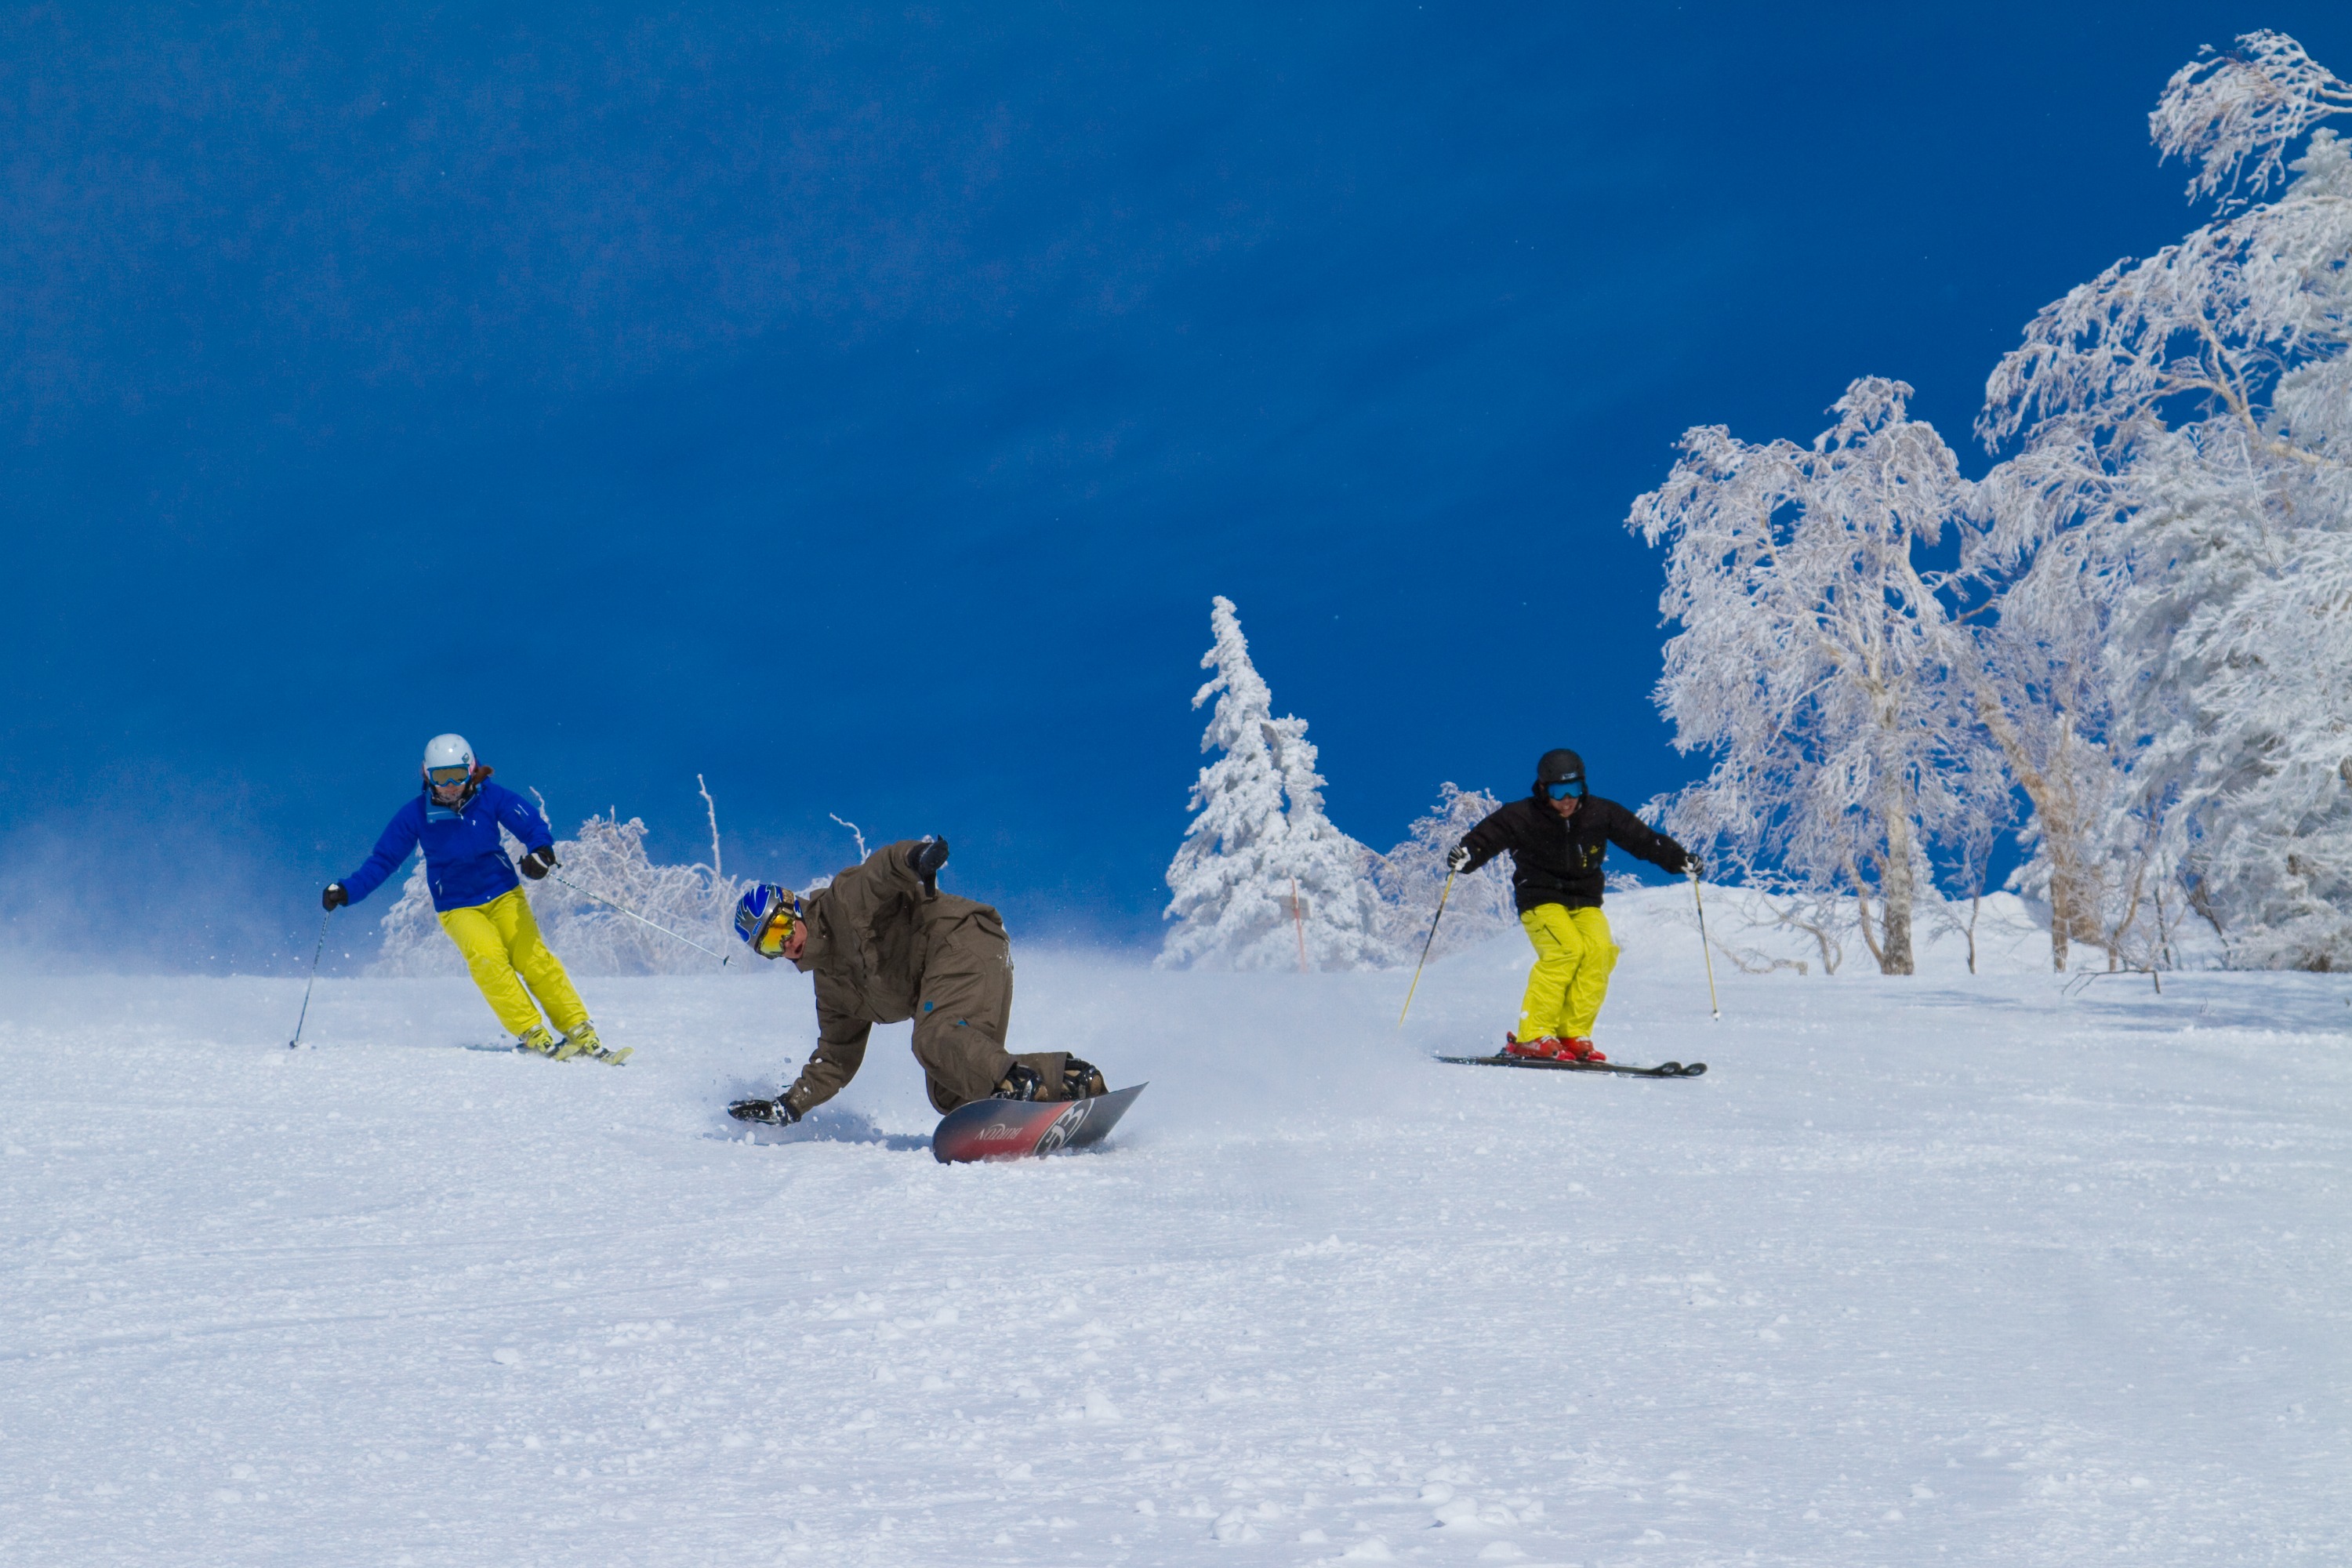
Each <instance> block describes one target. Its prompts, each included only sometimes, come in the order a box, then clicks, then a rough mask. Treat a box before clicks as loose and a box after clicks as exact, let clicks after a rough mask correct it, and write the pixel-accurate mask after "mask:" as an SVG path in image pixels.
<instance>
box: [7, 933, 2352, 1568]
mask: <svg viewBox="0 0 2352 1568" xmlns="http://www.w3.org/2000/svg"><path fill="white" fill-rule="evenodd" d="M1677 893H1678V890H1676V889H1666V890H1664V892H1661V893H1653V894H1639V895H1633V896H1632V897H1630V898H1627V899H1622V900H1612V910H1615V911H1617V912H1618V914H1619V915H1620V921H1619V924H1620V927H1621V931H1622V935H1623V938H1624V940H1625V942H1626V945H1627V949H1628V952H1627V956H1626V959H1625V962H1624V963H1623V965H1622V967H1621V969H1620V971H1619V983H1618V987H1617V992H1616V994H1615V996H1614V998H1613V999H1612V1005H1611V1008H1610V1011H1609V1012H1608V1013H1607V1014H1606V1015H1605V1016H1604V1017H1603V1019H1602V1043H1603V1044H1604V1046H1606V1047H1610V1048H1612V1050H1614V1051H1616V1052H1617V1053H1618V1054H1620V1055H1621V1056H1623V1057H1629V1058H1659V1057H1664V1056H1673V1057H1677V1058H1685V1059H1688V1058H1695V1057H1699V1058H1706V1060H1707V1061H1709V1062H1710V1063H1712V1064H1713V1070H1712V1071H1711V1072H1710V1073H1709V1074H1708V1075H1707V1076H1706V1078H1704V1079H1696V1080H1690V1081H1677V1082H1648V1081H1639V1080H1633V1081H1627V1080H1617V1079H1600V1078H1589V1077H1581V1076H1570V1075H1550V1074H1535V1073H1517V1072H1506V1071H1498V1070H1493V1069H1486V1068H1451V1067H1441V1066H1437V1065H1434V1064H1432V1063H1430V1062H1429V1061H1428V1060H1427V1059H1426V1058H1427V1057H1428V1055H1429V1054H1430V1053H1431V1051H1432V1050H1433V1049H1435V1048H1438V1047H1486V1046H1488V1045H1490V1044H1491V1043H1492V1041H1493V1040H1494V1038H1495V1037H1496V1036H1498V1035H1499V1033H1500V1031H1501V1030H1502V1028H1503V1027H1504V1026H1506V1025H1507V1023H1508V1022H1509V1021H1510V1019H1511V1017H1512V1016H1513V1013H1514V1009H1515V1005H1516V1001H1517V985H1518V981H1519V978H1520V975H1521V973H1522V955H1521V952H1520V951H1519V949H1518V948H1517V946H1515V945H1514V942H1515V940H1516V939H1513V941H1506V942H1498V943H1496V944H1495V945H1493V946H1490V947H1488V948H1484V949H1479V950H1475V951H1473V952H1466V953H1464V954H1462V955H1461V956H1460V957H1458V958H1456V959H1454V960H1451V961H1448V962H1447V963H1444V964H1440V965H1435V966H1433V968H1432V970H1431V972H1430V973H1429V974H1428V976H1427V977H1426V978H1425V979H1424V980H1423V983H1422V986H1421V992H1420V995H1419V997H1418V999H1417V1000H1416V1001H1415V1003H1414V1005H1413V1015H1412V1020H1411V1022H1410V1024H1409V1025H1408V1026H1406V1027H1405V1028H1404V1029H1403V1030H1402V1032H1400V1031H1399V1029H1398V1028H1397V1026H1396V1009H1397V1005H1398V1003H1399V1002H1400V1001H1401V1000H1402V990H1403V984H1404V977H1403V976H1402V975H1397V974H1384V975H1343V976H1315V977H1302V976H1297V975H1285V974H1257V975H1219V976H1209V975H1186V974H1166V973H1153V972H1151V971H1150V970H1148V969H1146V968H1144V967H1141V966H1140V965H1139V964H1136V963H1131V962H1129V961H1127V960H1124V959H1106V958H1103V957H1100V956H1098V955H1086V954H1049V953H1042V952H1034V951H1032V952H1024V954H1023V955H1022V957H1023V964H1022V969H1021V974H1020V993H1019V996H1018V1000H1017V1005H1016V1008H1015V1014H1014V1019H1015V1026H1016V1028H1017V1029H1018V1030H1019V1031H1020V1033H1021V1035H1022V1037H1023V1039H1024V1042H1025V1043H1029V1044H1033V1045H1036V1046H1041V1047H1042V1046H1048V1045H1051V1046H1066V1047H1073V1048H1076V1050H1078V1051H1080V1052H1081V1053H1082V1054H1084V1055H1086V1056H1087V1057H1089V1058H1093V1059H1095V1060H1097V1061H1098V1062H1100V1063H1101V1064H1103V1065H1104V1067H1105V1068H1107V1069H1108V1073H1109V1077H1110V1078H1111V1079H1112V1081H1113V1082H1114V1083H1122V1084H1123V1083H1128V1082H1133V1081H1136V1080H1138V1079H1150V1080H1151V1085H1152V1087H1151V1089H1150V1092H1148V1093H1147V1094H1146V1095H1145V1096H1144V1097H1143V1099H1142V1100H1140V1101H1139V1102H1138V1104H1137V1106H1136V1108H1135V1110H1133V1111H1132V1112H1131V1113H1130V1114H1129V1118H1128V1120H1127V1121H1126V1122H1125V1123H1124V1124H1123V1125H1122V1126H1121V1128H1120V1130H1119V1131H1118V1134H1117V1136H1116V1137H1115V1138H1114V1139H1113V1140H1112V1142H1110V1144H1109V1145H1108V1146H1107V1148H1106V1149H1105V1150H1104V1151H1103V1152H1098V1153H1095V1154H1088V1155H1080V1156H1073V1157H1066V1158H1061V1159H1056V1160H1053V1161H1046V1162H1038V1163H1027V1164H1021V1165H1013V1166H989V1167H960V1168H946V1167H941V1166H940V1165H937V1164H935V1163H933V1162H932V1161H931V1159H930V1157H929V1152H927V1150H926V1149H925V1147H924V1146H923V1142H922V1139H923V1136H924V1135H925V1134H927V1133H928V1131H929V1126H930V1123H931V1121H932V1118H931V1117H930V1115H929V1112H928V1111H927V1110H925V1109H924V1107H923V1104H922V1100H921V1096H920V1089H919V1082H918V1078H917V1074H916V1070H915V1068H914V1065H913V1063H912V1061H911V1059H910V1058H908V1055H907V1052H906V1048H905V1043H904V1042H905V1030H904V1028H903V1027H901V1028H898V1029H888V1030H882V1031H878V1032H877V1041H876V1047H875V1049H874V1051H873V1053H872V1055H871V1056H870V1058H869V1059H868V1064H867V1067H866V1073H865V1075H864V1077H863V1078H862V1079H860V1081H859V1082H858V1083H857V1085H856V1087H855V1089H853V1091H852V1092H851V1093H850V1094H849V1095H848V1096H846V1097H845V1100H843V1101H840V1102H837V1106H838V1109H835V1110H828V1111H827V1112H826V1113H824V1114H823V1115H822V1116H821V1117H819V1118H817V1119H815V1120H814V1123H813V1125H812V1126H810V1127H807V1128H803V1129H800V1130H796V1133H795V1138H794V1141H793V1142H789V1143H786V1144H782V1145H781V1146H780V1145H778V1144H776V1143H774V1142H761V1143H757V1144H754V1143H747V1142H743V1140H742V1138H741V1136H740V1133H741V1129H740V1128H739V1127H738V1126H737V1125H736V1124H734V1123H732V1122H730V1121H727V1120H726V1118H725V1117H724V1116H723V1114H722V1113H721V1111H720V1109H719V1108H720V1107H721V1105H722V1104H723V1102H724V1101H725V1100H727V1099H729V1098H730V1096H733V1095H737V1094H740V1093H742V1092H745V1091H747V1090H753V1089H766V1088H768V1087H770V1086H772V1083H773V1081H774V1077H775V1074H776V1073H777V1072H778V1071H779V1070H780V1069H783V1068H786V1067H787V1066H788V1065H789V1064H790V1063H792V1062H793V1061H796V1060H797V1058H799V1057H800V1055H801V1054H802V1053H803V1051H804V1050H805V1049H806V1047H807V1045H808V1043H809V1041H810V1039H811V1037H812V1035H813V1028H812V1026H811V1020H810V1015H809V1007H808V999H807V992H806V987H805V983H804V982H803V981H802V980H801V979H800V978H799V977H798V976H794V975H791V974H789V973H775V972H772V971H770V972H766V973H759V974H755V975H751V976H741V977H738V976H734V975H731V974H730V975H726V976H719V977H713V978H711V979H709V980H688V979H651V980H637V981H626V982H622V981H602V982H591V983H588V984H585V985H584V987H583V988H584V989H585V990H586V992H587V994H588V996H589V999H590V1001H591V1003H592V1005H594V1006H595V1007H596V1009H597V1011H598V1014H599V1020H600V1023H601V1024H602V1025H603V1027H604V1034H605V1037H607V1038H608V1039H609V1040H613V1041H614V1042H616V1043H627V1044H631V1045H634V1046H635V1047H636V1048H637V1053H638V1054H637V1058H636V1060H635V1061H634V1062H632V1063H631V1064H630V1065H628V1066H627V1067H625V1068H621V1069H618V1070H615V1069H613V1068H604V1067H601V1066H594V1065H572V1064H564V1065H558V1064H552V1063H548V1062H544V1061H539V1060H535V1059H523V1058H517V1057H515V1056H512V1055H510V1054H504V1053H497V1052H491V1051H485V1050H469V1049H467V1048H464V1047H466V1046H467V1044H469V1043H471V1044H487V1043H488V1042H490V1041H491V1040H492V1039H493V1033H492V1028H491V1026H490V1022H489V1018H488V1013H487V1012H486V1010H484V1009H483V1007H482V1005H481V1004H480V1002H479V1001H478V999H477V998H476V997H475V996H474V995H473V994H472V993H471V990H470V988H469V987H468V986H467V984H466V983H465V982H463V981H454V980H371V981H341V982H322V983H321V984H320V988H319V994H318V998H317V1001H316V1002H315V1003H314V1004H313V1007H312V1011H311V1015H310V1017H311V1032H312V1034H313V1035H314V1037H315V1038H316V1040H317V1048H316V1049H315V1050H305V1051H302V1052H299V1053H289V1052H288V1051H286V1050H285V1049H284V1048H283V1042H284V1039H285V1037H286V1036H287V1034H288V1033H289V1029H290V1026H291V1025H292V1022H293V1014H294V1010H295V1007H296V1005H297V1002H298V999H299V986H298V985H295V984H289V983H288V982H285V981H255V980H219V981H197V980H124V979H112V978H105V979H99V978H51V979H32V980H24V979H20V980H16V981H14V982H12V983H11V984H9V985H8V986H7V987H6V989H5V995H0V1050H4V1051H5V1058H0V1060H5V1078H0V1150H5V1155H0V1174H5V1184H0V1248H5V1252H0V1259H5V1269H6V1278H7V1279H8V1281H9V1285H8V1288H7V1289H6V1291H5V1294H0V1455H5V1460H6V1462H5V1464H0V1562H5V1563H25V1564H40V1565H48V1564H80V1563H142V1564H180V1563H187V1564H195V1563H239V1564H252V1563H283V1564H298V1563H299V1564H305V1565H312V1564H324V1563H338V1564H340V1563H369V1564H374V1563H383V1564H394V1563H416V1564H439V1563H448V1564H477V1563H479V1564H490V1563H498V1564H527V1563H547V1564H556V1563H580V1564H607V1563H636V1564H651V1563H664V1564H667V1563H677V1564H702V1563H766V1562H781V1563H812V1564H833V1563H891V1564H898V1563H913V1564H933V1563H936V1564H977V1563H1139V1564H1140V1563H1234V1564H1242V1563H1279V1564H1285V1565H1298V1564H1306V1563H1315V1562H1318V1561H1324V1560H1334V1561H1343V1562H1346V1563H1350V1564H1353V1563H1364V1562H1378V1561H1382V1560H1386V1559H1391V1558H1393V1559H1397V1560H1402V1561H1410V1562H1415V1563H1429V1564H1444V1563H1472V1562H1480V1563H1496V1562H1537V1563H1580V1564H1586V1565H1593V1568H1597V1565H1599V1564H1603V1563H1610V1564H1614V1563H1644V1564H1684V1563H1748V1562H1756V1563H1807V1564H1815V1563H1832V1564H1838V1563H1931V1562H1932V1563H1985V1564H1996V1563H1998V1564H2020V1563H2082V1562H2086V1561H2094V1560H2095V1561H2101V1562H2128V1563H2165V1564H2176V1563H2216V1564H2219V1563H2273V1562H2278V1563H2285V1562H2294V1563H2316V1562H2320V1561H2325V1560H2327V1559H2329V1558H2330V1557H2331V1556H2332V1555H2333V1554H2335V1553H2336V1552H2340V1551H2341V1549H2342V1543H2343V1542H2344V1541H2345V1540H2346V1539H2347V1537H2352V1485H2347V1475H2352V1432H2347V1426H2352V1401H2348V1400H2347V1391H2352V1375H2347V1374H2352V1331H2348V1330H2352V1323H2347V1309H2346V1295H2345V1282H2346V1280H2347V1278H2352V1274H2348V1273H2347V1262H2352V1259H2347V1239H2352V1205H2347V1197H2352V1194H2347V1182H2346V1174H2345V1173H2346V1162H2347V1154H2348V1153H2352V1052H2347V1047H2346V1032H2347V1025H2352V1010H2347V999H2352V983H2347V981H2345V980H2343V979H2339V978H2334V977H2326V976H2292V975H2275V974H2265V975H2235V974H2233V975H2222V974H2204V975H2182V976H2177V977H2174V978H2171V979H2168V981H2167V983H2166V985H2165V990H2164V994H2163V995H2162V996H2161V997H2158V996H2156V995H2154V994H2151V992H2150V990H2149V988H2148V987H2147V983H2146V982H2145V981H2144V980H2128V979H2100V980H2097V981H2095V982H2093V983H2091V984H2088V985H2087V986H2086V987H2084V988H2081V989H2080V990H2079V991H2078V992H2077V993H2076V994H2073V995H2069V994H2066V991H2065V989H2064V987H2063V984H2062V983H2061V981H2060V980H2058V979H2057V978H2054V977H2051V976H2047V975H2043V974H2039V973H2033V972H2032V964H2033V963H2039V962H2040V961H2041V955H2040V954H2039V952H2035V951H2033V950H2032V949H2031V947H2030V946H2029V947H2027V948H2025V949H2024V950H2023V952H2022V956H2019V957H2017V958H2015V959H2014V961H2013V962H2010V963H2004V964H2001V965H1998V966H1996V965H1993V964H1991V963H1987V965H1986V966H1987V967H1988V968H1993V967H2000V968H2001V969H2002V970H2003V972H2002V973H1999V974H1990V973H1989V974H1987V975H1985V976H1981V977H1971V976H1969V975H1967V974H1966V973H1964V972H1963V971H1960V970H1958V968H1957V966H1956V965H1954V964H1953V963H1949V962H1947V958H1946V957H1938V958H1937V960H1936V963H1935V964H1934V965H1933V966H1931V967H1932V969H1933V972H1932V973H1928V974H1927V975H1923V976H1922V977H1919V978H1916V979H1913V980H1908V981H1894V980H1883V979H1880V978H1879V977H1877V976H1876V975H1874V974H1869V973H1864V971H1866V970H1867V968H1868V964H1867V962H1866V958H1863V957H1862V956H1861V955H1856V957H1855V959H1854V960H1853V961H1851V962H1849V963H1848V964H1847V965H1846V966H1844V967H1843V968H1842V970H1841V972H1840V973H1839V974H1838V975H1837V976H1836V977H1835V978H1833V979H1832V978H1825V977H1823V976H1822V974H1821V973H1820V971H1819V968H1818V966H1816V967H1815V968H1814V969H1813V972H1812V973H1811V974H1809V975H1806V976H1803V977H1800V976H1798V975H1797V974H1796V973H1794V972H1793V971H1781V972H1778V973H1770V974H1766V975H1747V974H1741V973H1737V972H1735V971H1732V970H1730V969H1729V968H1728V967H1727V966H1719V967H1718V977H1719V979H1720V981H1721V983H1722V987H1723V1003H1724V1019H1723V1022H1722V1023H1720V1024H1710V1023H1709V1022H1708V1021H1707V1017H1706V988H1705V982H1704V979H1703V977H1702V976H1701V973H1700V971H1699V967H1698V963H1697V950H1696V937H1695V934H1694V933H1692V932H1691V931H1689V929H1688V928H1687V926H1686V925H1685V924H1683V923H1681V921H1680V920H1679V916H1678V914H1677V912H1676V907H1675V905H1674V904H1673V901H1672V900H1673V899H1674V898H1675V896H1677ZM1713 918H1714V911H1713V910H1710V919H1711V920H1712V919H1713ZM803 1135H806V1136H803Z"/></svg>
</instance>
